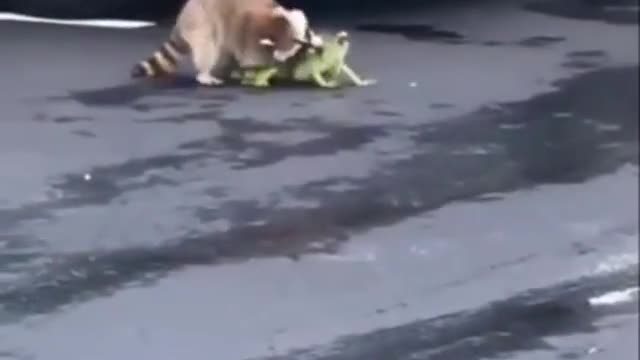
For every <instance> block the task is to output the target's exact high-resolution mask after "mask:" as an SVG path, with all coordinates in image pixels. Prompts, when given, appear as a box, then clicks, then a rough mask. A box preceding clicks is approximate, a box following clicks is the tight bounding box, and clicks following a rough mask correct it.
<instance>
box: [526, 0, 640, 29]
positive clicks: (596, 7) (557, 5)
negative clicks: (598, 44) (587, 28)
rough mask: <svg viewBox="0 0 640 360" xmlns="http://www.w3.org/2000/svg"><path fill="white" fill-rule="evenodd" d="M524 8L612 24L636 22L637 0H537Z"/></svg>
mask: <svg viewBox="0 0 640 360" xmlns="http://www.w3.org/2000/svg"><path fill="white" fill-rule="evenodd" d="M524 7H525V9H528V10H531V11H535V12H540V13H543V14H547V15H552V16H559V17H565V18H570V19H579V20H599V21H602V22H607V23H613V24H637V23H638V1H637V0H617V1H616V0H563V1H557V0H539V1H534V2H531V3H528V4H526V5H525V6H524Z"/></svg>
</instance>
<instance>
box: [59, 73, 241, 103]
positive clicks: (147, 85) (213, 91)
mask: <svg viewBox="0 0 640 360" xmlns="http://www.w3.org/2000/svg"><path fill="white" fill-rule="evenodd" d="M194 90H196V91H194ZM201 92H206V94H205V95H202V94H201ZM164 94H169V95H174V96H181V97H184V98H188V99H198V98H199V99H202V100H208V101H217V102H230V101H233V100H235V99H236V97H237V96H236V95H235V94H232V93H231V92H230V91H229V90H228V89H227V87H211V88H207V87H198V84H197V83H196V82H195V81H194V80H193V78H190V77H186V76H177V75H176V76H172V77H168V78H166V79H154V80H151V79H149V80H142V81H139V82H131V83H129V84H125V85H118V86H114V87H110V88H103V89H96V90H79V91H72V92H70V97H71V98H72V99H74V100H76V101H78V102H80V103H82V104H84V105H87V106H129V107H132V108H136V107H139V109H142V110H140V111H146V108H145V106H144V105H140V104H139V103H138V104H136V102H137V101H139V100H140V99H142V98H144V97H147V96H153V95H164ZM52 100H55V99H52ZM59 100H63V101H66V100H68V98H65V97H62V98H60V99H59ZM178 104H182V103H178ZM165 105H166V104H165ZM174 105H175V104H174ZM159 106H160V107H162V106H163V105H159Z"/></svg>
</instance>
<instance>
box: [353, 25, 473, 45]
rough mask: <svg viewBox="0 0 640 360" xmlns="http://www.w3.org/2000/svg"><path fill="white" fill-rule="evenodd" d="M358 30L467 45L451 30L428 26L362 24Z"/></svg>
mask: <svg viewBox="0 0 640 360" xmlns="http://www.w3.org/2000/svg"><path fill="white" fill-rule="evenodd" d="M356 28H357V29H358V30H360V31H366V32H376V33H384V34H393V35H402V36H404V37H405V38H407V39H409V40H415V41H433V42H441V43H446V44H456V45H458V44H465V43H466V40H465V37H464V36H463V35H462V34H459V33H457V32H454V31H450V30H440V29H437V28H436V27H434V26H432V25H427V24H404V25H399V24H397V25H396V24H362V25H358V26H357V27H356Z"/></svg>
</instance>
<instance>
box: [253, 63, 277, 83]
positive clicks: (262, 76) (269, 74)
mask: <svg viewBox="0 0 640 360" xmlns="http://www.w3.org/2000/svg"><path fill="white" fill-rule="evenodd" d="M277 73H278V68H277V67H272V68H269V69H264V70H260V71H257V72H256V75H255V77H254V79H253V86H257V87H267V86H269V85H270V83H271V79H272V78H273V77H274V76H275V75H276V74H277Z"/></svg>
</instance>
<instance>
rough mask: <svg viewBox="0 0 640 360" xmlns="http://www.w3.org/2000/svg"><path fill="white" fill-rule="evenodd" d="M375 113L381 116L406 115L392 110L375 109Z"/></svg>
mask: <svg viewBox="0 0 640 360" xmlns="http://www.w3.org/2000/svg"><path fill="white" fill-rule="evenodd" d="M372 113H373V115H376V116H381V117H402V116H404V115H403V114H402V113H399V112H397V111H391V110H374V111H372Z"/></svg>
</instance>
